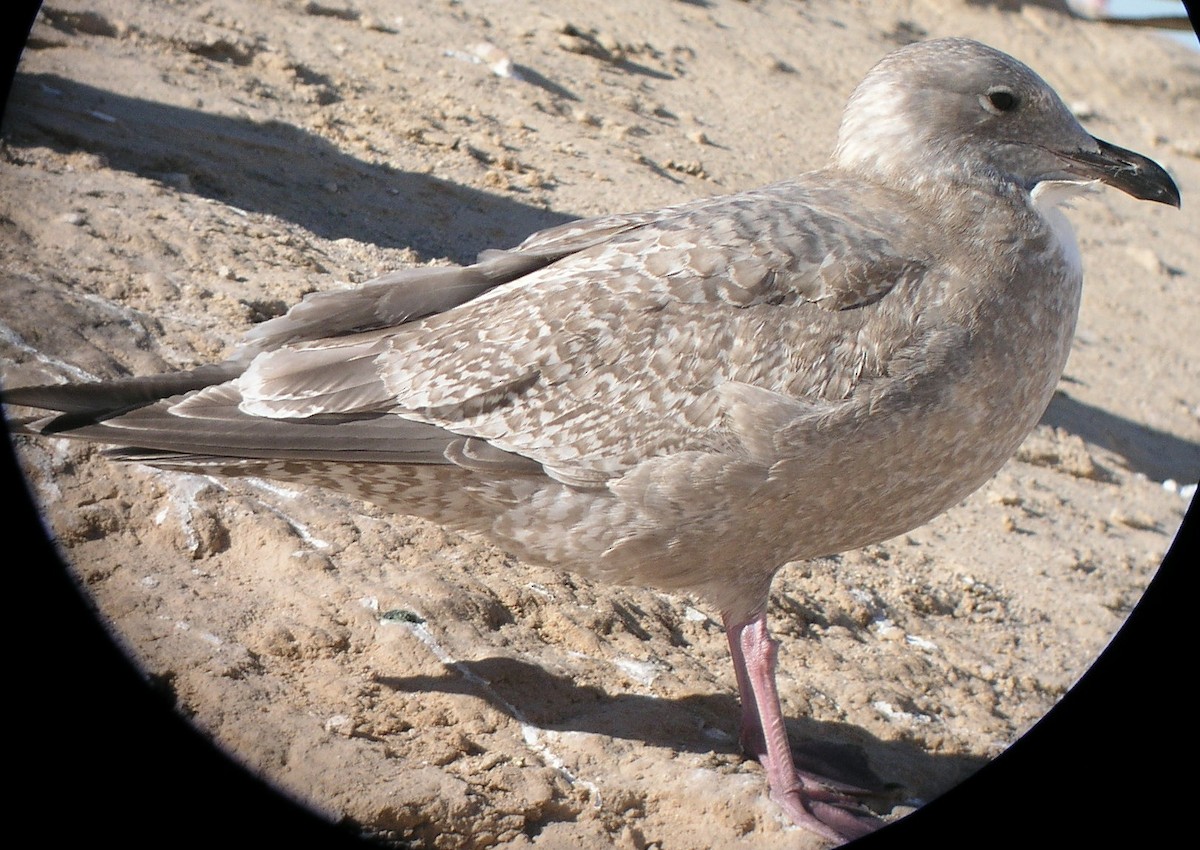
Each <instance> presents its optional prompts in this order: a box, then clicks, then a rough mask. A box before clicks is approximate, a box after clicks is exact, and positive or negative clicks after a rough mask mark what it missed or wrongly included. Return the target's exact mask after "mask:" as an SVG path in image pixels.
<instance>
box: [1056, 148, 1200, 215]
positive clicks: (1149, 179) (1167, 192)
mask: <svg viewBox="0 0 1200 850" xmlns="http://www.w3.org/2000/svg"><path fill="white" fill-rule="evenodd" d="M1096 144H1097V145H1099V146H1100V150H1099V151H1073V152H1071V153H1060V154H1059V156H1061V157H1062V158H1063V160H1064V161H1065V162H1067V163H1068V168H1069V170H1070V171H1071V172H1072V173H1074V174H1078V175H1079V176H1081V177H1088V178H1093V179H1096V180H1101V181H1103V182H1105V183H1107V184H1108V185H1109V186H1112V187H1113V188H1115V189H1120V190H1121V191H1122V192H1124V193H1126V194H1127V195H1132V196H1133V197H1135V198H1137V199H1139V200H1142V201H1155V202H1157V203H1160V204H1170V205H1171V206H1173V207H1178V206H1179V205H1180V201H1181V199H1180V197H1179V187H1178V186H1176V185H1175V181H1174V180H1172V179H1171V175H1170V174H1167V172H1166V169H1164V168H1163V167H1162V166H1161V165H1159V164H1158V163H1157V162H1155V161H1154V160H1152V159H1150V158H1149V157H1145V156H1142V155H1141V154H1140V153H1134V152H1133V151H1130V150H1125V148H1121V147H1117V146H1116V145H1112V144H1109V143H1108V142H1106V141H1103V140H1102V139H1096Z"/></svg>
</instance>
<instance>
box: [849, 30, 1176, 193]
mask: <svg viewBox="0 0 1200 850" xmlns="http://www.w3.org/2000/svg"><path fill="white" fill-rule="evenodd" d="M833 159H834V163H835V164H836V165H837V166H838V167H840V168H843V169H846V170H849V171H854V172H856V173H859V174H862V175H863V176H865V177H868V178H871V179H875V180H879V181H881V182H884V183H894V184H900V185H913V184H915V183H920V182H922V181H926V180H936V181H944V180H993V181H995V180H998V181H1003V182H1007V183H1011V184H1015V185H1017V186H1019V187H1021V188H1023V189H1024V190H1026V191H1028V192H1032V191H1033V189H1034V188H1035V187H1037V186H1038V185H1039V184H1041V183H1049V182H1054V183H1058V184H1061V185H1064V186H1069V185H1071V184H1077V185H1078V186H1079V187H1081V188H1082V187H1084V186H1086V185H1088V184H1090V183H1093V182H1095V181H1097V180H1100V181H1103V182H1105V183H1108V184H1109V185H1111V186H1114V187H1116V188H1118V189H1120V190H1121V191H1123V192H1127V193H1128V194H1130V195H1133V196H1134V197H1135V198H1141V199H1143V200H1150V201H1158V202H1160V203H1166V204H1172V205H1174V206H1179V189H1178V188H1177V187H1176V186H1175V183H1174V182H1173V181H1172V180H1171V178H1170V176H1168V175H1167V173H1166V171H1164V170H1163V169H1162V168H1161V167H1160V166H1159V165H1157V164H1156V163H1154V162H1152V161H1151V160H1149V159H1147V158H1146V157H1144V156H1142V155H1141V154H1137V153H1134V152H1132V151H1127V150H1125V149H1123V148H1119V147H1117V146H1116V145H1111V144H1109V143H1108V142H1104V141H1101V140H1099V139H1097V138H1095V137H1093V136H1092V135H1091V134H1089V133H1088V132H1087V131H1086V130H1084V129H1083V127H1081V126H1080V125H1079V122H1078V121H1077V120H1075V116H1074V115H1072V114H1071V111H1070V110H1069V109H1067V107H1066V105H1065V104H1064V103H1063V102H1062V99H1061V98H1059V96H1058V95H1057V94H1055V92H1054V89H1052V88H1050V86H1049V85H1047V84H1046V82H1045V81H1044V80H1043V79H1042V78H1041V77H1039V76H1038V75H1037V74H1035V73H1034V72H1033V71H1032V70H1030V69H1029V68H1028V67H1027V66H1025V65H1023V64H1022V63H1020V62H1018V61H1017V60H1016V59H1013V58H1012V57H1011V56H1009V55H1008V54H1006V53H1001V52H1000V51H999V50H995V49H993V48H991V47H988V46H987V45H984V44H980V43H979V42H977V41H971V40H969V39H965V38H942V39H936V40H933V41H926V42H921V43H918V44H910V45H908V46H906V47H902V48H900V49H899V50H897V51H895V52H893V53H890V54H889V55H887V56H885V57H884V58H883V59H882V60H880V62H879V63H878V64H877V65H876V66H875V67H874V68H872V69H871V71H870V72H869V73H868V74H867V76H866V78H865V79H864V80H863V81H862V82H861V83H859V85H858V87H857V88H856V89H855V90H854V93H853V94H852V95H851V96H850V101H849V102H848V103H847V104H846V111H845V113H844V115H843V116H842V125H841V129H840V130H839V131H838V143H837V147H836V149H835V150H834V154H833Z"/></svg>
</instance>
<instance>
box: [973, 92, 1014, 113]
mask: <svg viewBox="0 0 1200 850" xmlns="http://www.w3.org/2000/svg"><path fill="white" fill-rule="evenodd" d="M979 102H980V103H982V104H983V108H984V109H986V110H987V111H988V112H993V113H995V114H997V115H999V114H1000V113H1001V112H1012V111H1013V110H1014V109H1016V108H1017V104H1018V103H1019V102H1020V101H1018V100H1017V96H1016V95H1015V94H1013V91H1012V89H1010V88H1005V87H1004V86H996V87H995V88H990V89H988V92H987V94H985V95H983V96H982V97H980V98H979Z"/></svg>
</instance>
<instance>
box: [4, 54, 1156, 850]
mask: <svg viewBox="0 0 1200 850" xmlns="http://www.w3.org/2000/svg"><path fill="white" fill-rule="evenodd" d="M1095 180H1104V181H1106V182H1109V183H1112V184H1113V185H1116V186H1117V187H1119V188H1121V189H1123V190H1125V191H1128V192H1130V193H1131V194H1135V195H1137V196H1138V197H1143V198H1148V199H1153V200H1159V201H1166V202H1170V203H1175V204H1177V203H1178V192H1177V190H1176V189H1175V187H1174V185H1173V184H1172V183H1171V181H1170V179H1169V178H1168V177H1167V175H1166V173H1165V172H1163V171H1162V170H1161V169H1160V168H1158V167H1157V166H1155V165H1154V164H1153V163H1151V162H1149V161H1148V160H1146V159H1144V158H1143V157H1139V156H1138V155H1136V154H1132V153H1130V152H1128V151H1123V150H1121V149H1119V148H1115V147H1113V146H1111V145H1107V144H1106V143H1103V142H1099V141H1097V140H1095V139H1093V138H1092V137H1091V136H1090V135H1088V134H1087V133H1086V132H1084V130H1083V129H1082V128H1080V127H1079V125H1078V123H1077V122H1076V121H1075V119H1074V118H1073V117H1072V116H1071V114H1070V113H1069V112H1068V111H1067V109H1066V107H1064V106H1063V105H1062V103H1061V101H1060V100H1059V99H1058V98H1057V96H1056V95H1055V94H1054V93H1053V91H1051V90H1050V89H1049V87H1048V86H1046V84H1045V83H1044V82H1042V81H1041V80H1040V79H1039V78H1038V77H1037V76H1036V75H1034V74H1033V72H1032V71H1030V70H1029V69H1027V68H1025V67H1024V66H1023V65H1021V64H1019V63H1017V62H1016V61H1015V60H1013V59H1011V58H1009V57H1007V56H1005V55H1004V54H1001V53H998V52H996V51H993V50H991V49H990V48H986V47H984V46H982V45H978V44H976V43H974V42H968V41H965V40H958V39H947V40H942V41H936V42H929V43H926V44H923V45H913V46H910V47H907V48H904V49H902V50H900V51H897V52H896V53H894V54H892V55H891V56H889V57H887V58H886V59H884V60H883V61H882V62H881V63H880V64H879V65H878V66H877V67H876V68H875V69H874V70H873V71H872V72H871V74H870V75H869V76H868V77H867V78H866V80H864V82H863V83H862V84H861V85H860V86H859V87H858V89H857V90H856V92H855V94H854V96H853V97H852V98H851V101H850V104H849V105H848V107H847V110H846V114H845V117H844V120H843V126H842V131H841V133H840V136H839V144H838V148H837V150H836V152H835V155H834V160H833V162H832V164H831V165H830V166H829V167H828V168H826V169H824V170H822V171H817V172H813V173H810V174H806V175H803V176H801V177H799V178H796V179H795V180H791V181H786V182H783V183H777V184H775V185H772V186H768V187H765V188H762V189H756V190H753V191H749V192H742V193H738V194H733V195H727V196H723V197H717V198H708V199H704V200H699V201H694V202H690V203H686V204H680V205H676V206H673V207H668V208H666V209H663V210H658V211H654V212H649V213H640V214H635V215H613V216H606V217H603V218H598V219H592V220H590V221H584V222H576V223H572V224H568V225H564V226H562V227H557V228H553V229H551V230H547V231H543V232H541V233H537V234H534V235H533V236H531V237H530V238H529V239H527V240H526V241H525V242H524V243H523V244H522V245H520V246H519V247H517V248H515V249H513V250H511V251H490V252H486V253H485V254H484V255H483V256H481V258H480V260H479V262H478V263H477V264H476V265H473V266H469V267H466V268H430V269H413V270H406V271H401V272H397V273H394V274H392V275H389V276H387V277H384V278H381V279H379V280H377V281H374V282H372V283H368V284H366V285H364V286H362V287H359V288H358V289H355V290H349V291H344V292H331V293H324V294H320V295H314V296H310V297H309V298H307V299H306V300H305V301H304V302H302V303H301V304H300V305H298V306H297V307H296V308H294V309H293V310H292V311H291V312H289V313H288V314H287V315H285V316H283V317H280V318H278V319H274V320H272V321H269V322H266V323H264V324H262V325H260V326H259V327H258V328H256V329H255V330H254V331H253V332H252V333H250V334H249V335H248V336H247V338H246V339H245V341H244V342H243V343H242V345H241V346H240V347H239V349H238V350H237V351H236V352H235V353H234V355H233V356H232V357H231V358H230V360H228V361H226V362H225V363H223V364H219V365H217V366H215V367H208V371H198V372H196V373H192V374H191V376H190V377H185V378H177V377H169V378H163V379H160V380H158V382H157V383H156V379H138V380H135V381H132V382H124V383H117V384H110V385H99V386H86V387H72V386H63V387H52V388H29V389H24V390H17V391H13V392H11V393H9V395H8V396H7V400H8V401H10V402H15V403H21V404H30V405H35V406H40V407H45V408H50V409H59V410H65V411H69V413H68V414H67V417H66V418H65V419H59V420H55V421H51V422H50V423H49V430H51V431H64V433H66V434H67V435H68V436H78V437H82V438H86V439H92V440H98V441H103V442H108V443H112V444H115V445H117V446H120V447H121V448H120V449H118V450H117V451H116V452H115V454H116V456H117V457H120V458H124V459H127V460H141V461H145V462H148V463H153V464H155V465H158V466H164V467H170V468H180V469H188V470H195V471H207V472H214V473H219V474H230V475H255V476H264V477H269V478H277V479H283V480H288V481H293V482H299V483H306V484H316V485H320V486H324V487H331V488H335V489H339V490H343V491H346V492H349V493H352V494H354V495H356V496H360V497H362V498H364V499H368V500H370V501H372V502H375V503H378V504H380V505H383V506H385V507H388V508H392V509H394V510H396V511H397V512H399V513H404V514H412V515H418V516H422V517H426V518H429V519H432V520H434V521H436V522H439V523H443V524H445V525H448V526H452V527H455V528H459V529H465V530H469V531H474V532H478V533H481V534H484V535H486V536H488V537H489V538H490V539H492V540H494V541H496V542H497V543H499V544H500V545H501V546H503V547H505V548H507V549H508V550H510V551H512V552H513V553H514V554H516V555H518V556H520V557H521V558H523V559H527V560H529V561H535V562H539V563H545V564H551V565H555V566H559V567H563V568H566V569H570V570H573V571H576V572H578V573H581V574H583V575H586V576H589V577H591V578H594V579H598V580H602V581H610V582H625V583H635V584H643V585H651V586H655V587H659V588H663V589H666V590H671V591H681V592H689V593H694V594H697V595H700V596H702V597H704V598H706V599H707V600H709V601H710V602H711V603H712V604H713V605H715V606H716V607H717V608H718V609H719V610H720V611H721V613H722V616H723V617H724V620H725V623H726V627H727V630H728V634H729V639H730V646H731V649H732V652H733V657H734V662H735V666H736V668H737V673H738V682H739V687H740V690H741V695H742V701H743V744H744V745H745V747H746V748H747V750H748V751H749V752H751V753H752V754H753V755H755V756H757V757H759V758H760V759H761V760H762V761H763V763H764V764H765V765H766V766H767V769H768V774H769V779H770V782H771V787H772V790H773V792H774V795H775V797H776V799H778V800H779V801H780V802H781V804H782V805H783V806H784V807H785V808H786V809H787V811H788V812H789V814H790V815H791V816H792V817H793V818H794V819H795V820H796V821H797V822H799V823H801V824H803V825H805V826H807V827H809V828H811V829H814V830H816V831H818V832H821V833H822V834H824V835H826V836H827V837H830V838H840V837H846V836H852V835H856V834H859V833H861V832H864V831H866V830H868V829H870V828H871V826H872V821H871V819H870V818H869V817H868V816H867V815H865V813H862V812H860V811H857V810H855V807H854V806H853V805H852V804H851V803H849V802H848V800H847V798H845V797H844V796H842V795H840V794H838V793H835V792H831V791H828V790H825V789H822V788H821V787H819V786H818V785H816V784H814V781H813V779H812V778H811V777H807V776H806V775H803V774H799V773H797V772H796V771H795V769H794V768H793V766H792V762H791V755H790V752H789V751H788V745H787V740H786V733H785V732H784V729H783V721H782V715H781V714H780V711H779V706H778V698H777V696H776V695H775V691H774V681H773V665H774V652H775V644H774V642H773V641H772V640H771V639H770V638H769V637H768V635H767V632H766V615H765V611H766V603H767V593H768V590H769V587H770V583H771V579H772V577H773V575H774V574H775V572H776V571H777V570H778V569H779V568H780V567H781V566H782V565H783V564H785V563H787V562H788V561H791V560H797V559H803V558H810V557H814V556H819V555H826V554H830V553H834V552H839V551H843V550H846V549H850V548H854V547H858V546H862V545H865V544H869V543H872V542H876V541H879V540H882V539H885V538H887V537H891V536H893V535H896V534H899V533H901V532H904V531H906V530H909V529H911V528H913V527H915V526H917V525H919V524H921V523H923V522H925V521H926V520H928V519H930V518H932V517H933V516H935V515H936V514H938V513H939V512H941V511H943V510H945V509H946V508H948V507H950V506H951V505H953V504H954V503H956V502H957V501H959V500H960V499H962V498H963V497H965V496H966V495H967V494H969V493H970V492H971V491H973V490H974V489H975V488H977V487H978V486H979V485H981V484H982V483H983V482H984V481H985V480H986V479H987V478H988V477H989V476H991V475H992V474H993V473H994V472H995V471H996V469H997V468H998V467H999V466H1000V465H1001V464H1002V463H1003V462H1004V461H1005V460H1006V459H1007V458H1008V457H1009V456H1010V455H1011V454H1012V452H1013V451H1014V450H1015V449H1016V447H1017V445H1018V444H1019V442H1020V441H1021V440H1022V439H1023V438H1024V437H1025V435H1026V434H1027V433H1028V432H1029V431H1030V430H1031V429H1032V428H1033V426H1034V424H1035V423H1036V422H1037V420H1038V418H1039V417H1040V416H1041V414H1042V412H1043V410H1044V409H1045V407H1046V405H1047V403H1048V402H1049V400H1050V397H1051V394H1052V393H1053V391H1054V387H1055V384H1056V383H1057V381H1058V378H1059V376H1060V375H1061V372H1062V369H1063V366H1064V364H1065V362H1066V358H1067V353H1068V350H1069V348H1070V344H1071V336H1072V333H1073V330H1074V324H1075V316H1076V313H1077V310H1078V306H1079V297H1080V285H1081V271H1080V266H1079V260H1078V255H1077V252H1076V249H1075V245H1074V240H1073V237H1072V236H1071V233H1070V228H1069V226H1068V225H1067V224H1066V222H1065V219H1063V218H1062V217H1061V214H1060V213H1059V212H1058V211H1057V210H1056V209H1055V208H1054V204H1055V203H1056V202H1057V201H1059V200H1062V199H1063V198H1066V197H1069V196H1070V195H1071V194H1073V193H1075V192H1077V191H1079V190H1080V189H1081V188H1082V187H1084V186H1085V185H1087V184H1089V183H1091V182H1093V181H1095ZM179 393H184V394H182V395H179ZM168 395H169V396H170V397H169V398H166V399H165V400H163V401H159V402H156V403H152V404H146V402H147V401H150V400H152V399H156V398H158V397H160V396H168ZM129 408H136V409H133V410H131V411H130V410H129ZM114 413H116V414H117V415H112V414H114Z"/></svg>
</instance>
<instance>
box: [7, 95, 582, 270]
mask: <svg viewBox="0 0 1200 850" xmlns="http://www.w3.org/2000/svg"><path fill="white" fill-rule="evenodd" d="M4 132H5V136H6V137H7V142H8V145H9V147H10V149H13V150H12V152H11V153H10V156H11V155H14V154H15V155H16V156H17V157H18V159H19V149H20V148H21V147H26V146H35V145H44V146H47V147H50V148H52V149H54V150H58V151H61V152H64V153H74V152H78V151H86V152H89V153H92V154H95V155H98V156H100V157H101V158H102V159H103V161H104V162H105V163H106V164H107V166H108V167H110V168H115V169H119V170H122V171H127V172H130V173H133V174H137V175H139V176H141V177H145V178H148V179H151V180H156V181H159V182H160V183H162V184H164V185H166V186H169V187H171V188H173V189H175V190H178V191H184V192H192V193H195V194H197V195H200V196H203V197H207V198H212V199H214V200H217V201H220V202H222V203H225V204H229V205H231V206H234V207H237V208H239V209H242V210H245V211H248V212H258V213H265V214H269V215H273V216H277V217H279V218H281V219H284V220H286V221H290V222H293V223H295V224H297V225H300V226H301V227H304V228H305V229H306V230H308V231H310V232H311V233H314V234H316V235H317V236H320V237H323V238H326V239H341V238H350V239H354V240H357V241H360V242H368V243H372V244H375V245H379V246H381V247H388V248H412V249H413V250H415V251H417V252H418V253H420V254H422V255H424V256H426V257H442V256H445V257H449V258H450V259H452V260H454V261H456V262H470V261H473V260H474V259H475V256H476V255H477V254H478V253H479V252H480V251H481V250H483V249H485V248H493V247H507V246H511V245H514V244H516V243H517V242H519V241H520V240H521V239H522V238H524V237H525V236H527V235H528V234H529V233H532V232H533V231H535V230H540V229H543V228H546V227H550V226H552V225H555V224H561V223H563V222H565V221H570V220H571V219H572V218H573V216H569V215H564V214H562V213H556V212H552V211H550V210H547V209H544V208H542V207H541V206H538V205H537V204H533V203H524V202H522V201H521V200H519V199H518V196H517V195H516V194H515V192H514V193H510V194H492V193H489V192H483V191H480V190H477V189H472V188H470V187H467V186H462V185H458V184H455V183H452V182H449V181H447V180H441V179H439V178H437V177H433V176H430V175H427V174H418V173H413V172H409V171H403V170H401V169H398V168H394V167H392V166H390V165H387V164H380V163H371V162H366V161H363V160H361V159H357V158H356V157H354V156H351V155H350V154H348V153H346V152H344V151H342V150H340V149H339V148H338V147H337V146H336V145H334V144H333V143H331V142H330V141H328V140H326V139H324V138H322V137H321V136H318V135H315V134H313V133H310V132H307V131H306V130H303V129H300V128H298V127H295V126H292V125H290V124H286V123H283V122H279V121H266V122H258V121H252V120H249V119H246V118H238V117H231V116H227V115H216V114H212V113H208V112H204V111H201V110H200V109H189V108H184V107H180V106H172V105H168V104H163V103H158V102H155V101H150V100H144V99H141V98H137V97H131V96H129V95H125V94H120V93H118V92H113V91H108V90H105V89H102V88H99V87H97V86H92V85H87V84H85V83H81V82H77V81H75V80H71V79H67V78H65V77H61V76H58V75H55V74H18V75H17V77H16V79H15V80H14V82H13V87H12V91H11V94H10V100H9V104H8V109H7V113H6V115H5V120H4ZM413 144H417V142H415V141H414V142H413Z"/></svg>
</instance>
